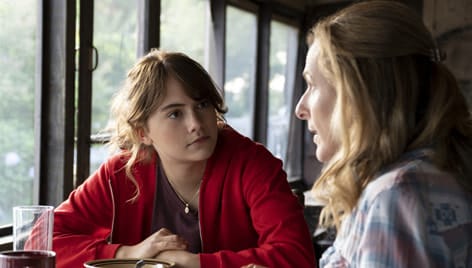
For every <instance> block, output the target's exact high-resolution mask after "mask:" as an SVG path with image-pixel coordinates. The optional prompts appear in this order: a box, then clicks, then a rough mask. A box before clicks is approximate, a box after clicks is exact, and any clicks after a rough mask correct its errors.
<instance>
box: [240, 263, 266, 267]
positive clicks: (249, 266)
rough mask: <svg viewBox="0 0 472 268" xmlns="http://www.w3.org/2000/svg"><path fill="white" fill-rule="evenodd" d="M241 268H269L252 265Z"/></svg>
mask: <svg viewBox="0 0 472 268" xmlns="http://www.w3.org/2000/svg"><path fill="white" fill-rule="evenodd" d="M241 268H267V267H265V266H261V265H257V264H252V263H251V264H248V265H244V266H241Z"/></svg>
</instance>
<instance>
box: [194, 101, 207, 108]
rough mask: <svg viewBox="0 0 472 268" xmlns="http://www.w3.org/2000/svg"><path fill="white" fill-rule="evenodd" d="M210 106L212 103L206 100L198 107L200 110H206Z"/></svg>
mask: <svg viewBox="0 0 472 268" xmlns="http://www.w3.org/2000/svg"><path fill="white" fill-rule="evenodd" d="M209 106H210V102H209V101H208V100H204V101H202V102H200V103H199V104H198V106H197V108H198V109H205V108H207V107H209Z"/></svg>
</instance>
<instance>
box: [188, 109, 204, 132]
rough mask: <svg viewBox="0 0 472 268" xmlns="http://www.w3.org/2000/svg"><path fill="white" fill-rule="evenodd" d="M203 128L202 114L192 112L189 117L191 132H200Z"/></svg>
mask: <svg viewBox="0 0 472 268" xmlns="http://www.w3.org/2000/svg"><path fill="white" fill-rule="evenodd" d="M201 126H202V118H201V116H200V114H199V113H198V112H196V111H192V112H191V113H190V116H189V117H188V129H189V132H194V131H198V130H200V128H201Z"/></svg>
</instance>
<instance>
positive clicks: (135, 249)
mask: <svg viewBox="0 0 472 268" xmlns="http://www.w3.org/2000/svg"><path fill="white" fill-rule="evenodd" d="M187 248H188V243H187V241H185V240H184V239H183V238H182V237H180V236H178V235H176V234H174V233H172V232H171V231H169V230H168V229H166V228H162V229H160V230H158V231H157V232H155V233H153V234H151V235H150V236H149V237H148V238H146V239H145V240H143V241H142V242H140V243H138V244H136V245H133V246H126V245H123V246H121V247H119V248H118V250H117V251H116V254H115V258H157V259H160V260H163V261H168V262H174V263H175V264H176V265H177V267H200V260H199V258H198V255H196V254H193V253H190V252H188V251H187Z"/></svg>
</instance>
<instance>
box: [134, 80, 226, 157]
mask: <svg viewBox="0 0 472 268" xmlns="http://www.w3.org/2000/svg"><path fill="white" fill-rule="evenodd" d="M166 86H167V91H166V96H165V98H164V99H163V101H162V104H161V105H159V107H158V108H157V109H156V110H155V111H154V112H153V113H152V114H151V116H150V117H149V119H148V121H147V128H146V129H145V130H143V131H142V132H141V136H142V139H143V142H144V143H145V144H147V145H152V146H154V148H155V150H156V151H157V153H158V154H159V157H160V159H161V160H162V161H163V162H168V163H169V162H172V163H176V164H179V163H181V164H185V163H195V162H201V161H206V160H207V159H208V158H209V157H210V156H211V155H212V154H213V151H214V149H215V146H216V141H217V136H218V128H217V120H216V112H215V109H214V107H213V106H212V105H211V103H210V102H209V101H208V100H200V101H195V100H193V99H191V98H190V97H189V96H187V95H186V94H185V91H184V89H183V87H182V85H181V83H180V82H179V81H177V80H176V79H175V78H173V77H169V79H168V81H167V84H166Z"/></svg>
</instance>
